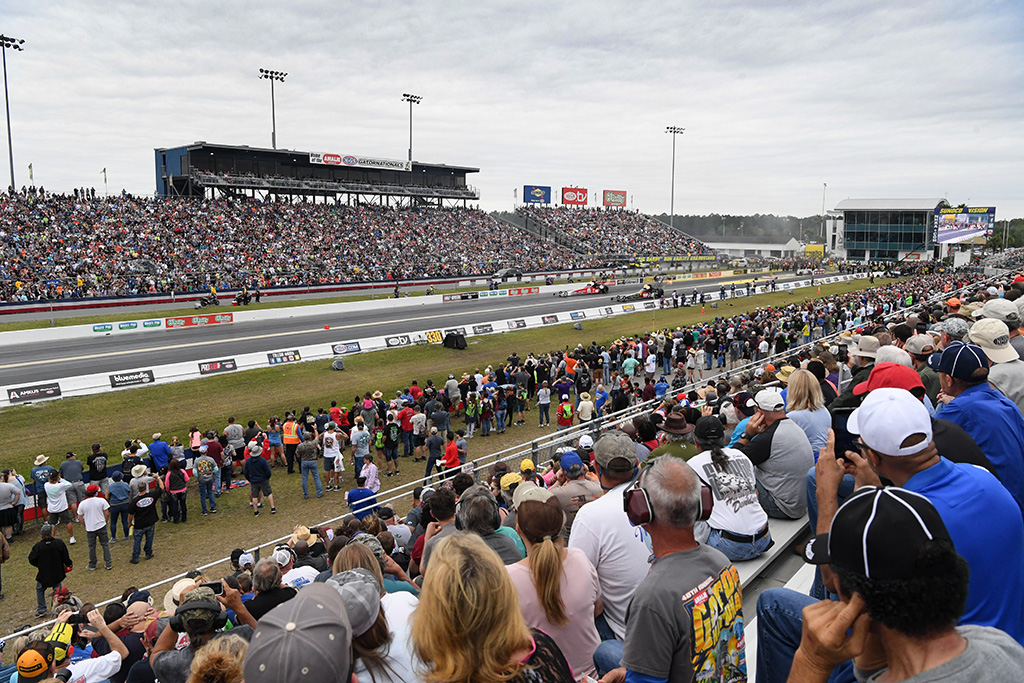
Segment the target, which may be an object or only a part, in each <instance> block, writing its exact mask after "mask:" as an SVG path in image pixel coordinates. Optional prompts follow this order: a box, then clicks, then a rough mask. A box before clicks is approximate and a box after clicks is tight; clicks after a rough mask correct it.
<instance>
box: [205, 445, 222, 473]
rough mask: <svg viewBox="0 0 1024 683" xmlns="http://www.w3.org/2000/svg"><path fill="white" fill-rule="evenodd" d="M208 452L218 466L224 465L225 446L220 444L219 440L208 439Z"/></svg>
mask: <svg viewBox="0 0 1024 683" xmlns="http://www.w3.org/2000/svg"><path fill="white" fill-rule="evenodd" d="M206 454H207V455H208V456H210V457H211V458H213V461H214V462H215V463H217V467H223V466H224V447H223V446H221V445H220V442H219V441H207V442H206Z"/></svg>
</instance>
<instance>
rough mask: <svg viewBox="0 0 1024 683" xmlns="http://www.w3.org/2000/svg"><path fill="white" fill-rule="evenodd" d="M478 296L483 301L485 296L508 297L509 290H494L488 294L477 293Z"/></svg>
mask: <svg viewBox="0 0 1024 683" xmlns="http://www.w3.org/2000/svg"><path fill="white" fill-rule="evenodd" d="M477 295H478V296H479V297H480V298H481V299H482V298H484V297H485V296H508V290H507V289H492V290H490V291H487V292H477Z"/></svg>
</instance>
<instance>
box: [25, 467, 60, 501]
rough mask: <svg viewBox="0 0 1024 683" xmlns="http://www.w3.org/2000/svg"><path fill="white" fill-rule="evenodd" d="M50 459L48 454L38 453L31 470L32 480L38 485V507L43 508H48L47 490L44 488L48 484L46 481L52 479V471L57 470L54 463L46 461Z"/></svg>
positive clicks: (36, 489) (36, 490)
mask: <svg viewBox="0 0 1024 683" xmlns="http://www.w3.org/2000/svg"><path fill="white" fill-rule="evenodd" d="M49 459H50V458H49V457H48V456H45V455H42V454H39V455H37V456H36V459H35V461H34V462H33V465H34V466H33V467H32V471H31V472H29V474H30V476H31V477H32V481H33V482H34V483H35V485H36V488H35V492H36V507H37V508H40V509H42V510H46V491H44V490H43V487H44V486H45V485H46V482H48V481H50V472H55V471H56V470H54V469H53V466H52V465H47V464H46V461H47V460H49Z"/></svg>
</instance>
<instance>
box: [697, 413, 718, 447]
mask: <svg viewBox="0 0 1024 683" xmlns="http://www.w3.org/2000/svg"><path fill="white" fill-rule="evenodd" d="M693 436H694V438H695V439H698V440H700V441H701V442H703V443H718V442H719V441H721V440H722V437H724V436H725V427H724V426H722V421H721V420H719V419H718V418H717V417H715V416H714V415H706V416H704V417H702V418H700V419H699V420H697V423H696V425H695V426H694V429H693Z"/></svg>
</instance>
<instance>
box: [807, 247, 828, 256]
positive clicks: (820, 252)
mask: <svg viewBox="0 0 1024 683" xmlns="http://www.w3.org/2000/svg"><path fill="white" fill-rule="evenodd" d="M804 254H806V255H807V256H814V257H817V258H823V257H824V256H825V245H824V244H808V245H805V246H804Z"/></svg>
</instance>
